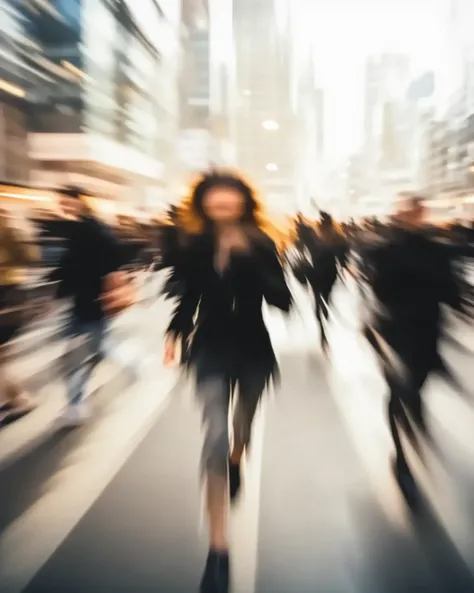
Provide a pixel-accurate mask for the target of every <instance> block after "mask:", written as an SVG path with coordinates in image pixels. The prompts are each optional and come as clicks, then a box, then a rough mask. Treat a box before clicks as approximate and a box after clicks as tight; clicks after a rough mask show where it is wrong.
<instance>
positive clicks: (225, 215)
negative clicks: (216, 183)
mask: <svg viewBox="0 0 474 593" xmlns="http://www.w3.org/2000/svg"><path fill="white" fill-rule="evenodd" d="M202 206H203V210H204V212H205V214H206V216H207V217H208V218H209V220H212V222H215V223H217V224H226V223H227V224H229V223H234V222H238V221H239V220H240V219H241V218H242V216H243V214H244V211H245V200H244V197H243V196H242V194H241V193H240V192H239V191H238V190H236V189H233V188H229V187H214V188H212V189H210V190H209V191H208V192H207V193H206V195H205V196H204V200H203V203H202Z"/></svg>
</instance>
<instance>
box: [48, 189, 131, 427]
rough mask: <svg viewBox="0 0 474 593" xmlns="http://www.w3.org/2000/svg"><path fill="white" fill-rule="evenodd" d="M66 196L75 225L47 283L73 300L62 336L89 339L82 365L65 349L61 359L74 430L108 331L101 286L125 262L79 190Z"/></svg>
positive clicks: (59, 294) (81, 417) (119, 247)
mask: <svg viewBox="0 0 474 593" xmlns="http://www.w3.org/2000/svg"><path fill="white" fill-rule="evenodd" d="M67 197H68V200H69V201H68V206H69V207H70V208H71V207H72V208H73V209H74V210H75V214H76V221H75V222H74V223H73V224H72V226H71V228H70V233H69V236H68V238H67V241H66V246H65V251H64V254H63V256H62V258H61V261H60V263H59V266H58V267H57V268H56V269H55V270H53V272H52V273H51V274H50V276H49V279H50V280H51V281H53V282H57V283H58V285H57V293H56V296H57V297H58V298H70V299H71V300H72V310H71V313H70V319H69V322H68V324H67V326H66V329H65V333H64V335H65V337H66V338H67V339H69V340H70V341H72V339H73V338H76V337H78V336H81V337H82V338H86V339H88V342H89V347H90V351H91V353H92V356H91V357H89V360H86V363H85V364H77V362H78V361H77V360H76V361H74V360H73V356H72V353H73V352H74V351H75V349H74V350H73V349H72V348H70V349H68V352H67V354H66V356H65V360H66V362H67V363H68V365H69V367H70V373H69V376H68V398H69V406H68V408H67V410H66V412H65V421H66V422H67V423H69V424H70V425H71V426H74V425H76V424H80V423H82V422H83V420H85V419H86V417H87V410H86V408H85V406H84V403H83V397H84V389H85V387H86V384H87V381H88V379H89V377H90V375H91V374H92V371H93V369H94V366H95V364H96V363H97V362H98V361H99V360H101V357H102V355H101V347H102V342H103V338H104V335H105V331H106V328H107V316H106V311H105V310H104V307H103V302H102V298H101V297H102V295H103V291H104V284H105V282H106V279H107V277H108V276H110V275H111V274H112V273H114V272H116V271H117V270H119V269H120V268H121V267H122V266H123V265H125V264H126V258H125V255H124V250H123V247H122V245H121V244H120V242H119V241H118V240H117V239H116V238H115V237H114V235H113V233H112V232H111V231H110V230H109V229H108V227H107V226H105V225H104V224H103V223H102V222H100V221H99V220H98V219H97V218H95V217H94V216H93V214H92V212H91V211H90V210H89V208H88V207H87V205H86V204H85V203H84V201H83V199H82V194H81V193H80V191H77V192H75V193H72V192H68V194H67ZM71 199H72V202H71ZM81 362H83V361H81Z"/></svg>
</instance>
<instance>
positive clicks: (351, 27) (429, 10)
mask: <svg viewBox="0 0 474 593" xmlns="http://www.w3.org/2000/svg"><path fill="white" fill-rule="evenodd" d="M473 1H474V0H473ZM301 2H302V4H303V6H304V8H305V10H304V13H303V14H304V19H303V20H302V24H301V27H302V29H306V30H305V31H302V33H305V34H307V35H309V37H310V39H311V40H312V44H313V47H314V52H315V59H316V65H317V66H316V67H317V71H318V74H319V76H320V80H321V83H322V85H323V88H324V89H325V90H326V118H327V121H326V142H327V150H328V151H329V153H330V154H331V155H332V156H335V157H337V156H342V155H345V154H347V153H348V152H352V151H353V150H357V148H358V146H359V144H360V141H361V131H362V129H361V128H362V121H363V120H362V118H363V110H362V101H363V81H364V76H363V68H364V63H365V60H366V58H367V56H368V55H371V54H374V53H375V54H377V53H381V52H383V51H386V50H388V51H396V52H400V53H404V54H406V55H409V56H410V57H411V58H412V59H413V61H414V62H415V63H416V64H417V66H418V67H419V68H420V70H423V69H426V68H435V69H437V68H440V67H443V65H444V63H445V62H446V50H445V40H446V33H445V14H446V12H445V11H446V6H447V2H446V0H301Z"/></svg>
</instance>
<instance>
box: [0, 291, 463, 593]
mask: <svg viewBox="0 0 474 593" xmlns="http://www.w3.org/2000/svg"><path fill="white" fill-rule="evenodd" d="M299 292H300V293H301V290H300V291H299ZM297 301H298V312H297V313H295V314H294V315H293V317H292V319H291V320H290V321H286V320H285V319H283V318H282V316H281V315H280V314H279V313H278V312H269V313H268V320H269V327H270V330H271V334H272V338H273V341H274V344H275V347H276V349H277V351H278V356H279V359H280V364H281V372H282V384H281V386H280V388H279V389H277V390H276V393H275V394H272V395H271V396H270V397H268V398H267V399H266V401H265V403H264V405H263V406H262V407H261V409H260V411H259V414H258V417H257V419H256V422H255V427H254V439H253V445H252V451H251V455H250V457H249V459H248V462H247V464H246V473H245V475H246V480H245V489H244V492H243V495H242V497H241V500H240V501H239V503H238V505H237V507H236V508H235V509H234V510H233V514H232V520H231V532H232V538H231V539H232V573H233V591H234V593H288V592H289V591H299V592H301V593H306V592H308V593H309V592H316V591H317V592H321V593H382V592H383V593H412V592H413V593H415V592H416V593H418V592H428V591H429V592H430V593H468V592H469V593H472V591H473V590H474V577H473V576H472V574H471V568H474V541H473V539H472V536H471V534H472V532H473V528H474V497H473V495H472V492H474V488H473V486H474V468H473V464H472V459H473V453H474V440H473V438H472V434H473V427H474V413H473V410H472V408H471V407H470V405H469V404H468V403H467V402H466V401H464V400H463V399H462V398H461V397H458V396H457V395H456V394H454V393H452V391H451V390H450V388H449V387H448V386H446V385H445V384H443V383H441V382H440V381H438V380H437V379H434V378H433V379H432V380H431V381H430V383H429V385H428V386H427V389H426V396H427V401H428V402H429V408H430V422H431V424H432V426H433V432H434V435H435V438H436V441H437V443H438V444H439V451H437V453H436V454H435V453H433V452H430V451H426V456H425V460H424V463H421V462H418V461H417V460H416V459H415V458H413V463H414V467H415V468H416V476H417V479H418V481H419V484H420V486H421V488H422V489H423V492H424V495H425V497H426V499H425V501H426V504H425V506H424V508H423V509H422V510H421V512H420V513H419V514H418V515H416V516H412V515H411V514H410V512H409V510H408V508H407V507H406V505H405V504H404V502H403V500H402V498H401V496H400V494H399V492H398V490H397V488H396V486H395V483H394V481H393V478H392V476H391V473H390V464H389V459H390V455H391V444H390V439H389V436H388V430H387V426H386V421H385V411H384V385H383V382H382V380H381V379H380V377H379V375H378V372H377V369H376V366H375V363H374V360H373V357H372V356H371V354H370V351H369V350H368V348H367V346H366V345H365V344H364V342H363V341H362V340H361V339H360V338H359V337H358V336H357V333H356V329H357V315H356V311H357V307H358V305H357V302H356V299H355V298H354V297H353V296H351V294H350V293H349V292H348V290H347V289H346V288H345V287H342V286H340V287H338V289H337V292H336V295H335V299H334V302H335V314H334V316H333V319H332V323H331V347H332V360H331V362H330V363H328V362H326V361H325V360H324V359H323V357H322V356H321V354H320V353H319V350H318V346H317V344H318V336H317V330H316V325H315V322H314V320H313V317H312V314H311V304H310V301H309V299H307V298H306V297H305V296H304V295H300V296H299V297H298V299H297ZM168 313H169V307H168V306H167V305H165V304H163V303H157V304H155V305H153V306H152V307H151V308H149V309H147V310H146V312H143V311H142V312H139V311H138V312H135V313H134V315H136V320H135V322H134V323H135V324H136V327H137V328H141V329H139V330H138V329H137V330H136V334H137V337H136V341H137V343H139V344H141V347H142V350H140V352H141V353H142V355H143V356H145V354H146V353H149V354H150V356H151V360H152V364H150V365H145V366H144V367H143V368H142V369H140V372H139V373H138V374H139V375H140V378H139V379H138V380H137V381H135V382H130V381H124V380H123V379H118V380H115V383H114V386H113V389H110V386H109V388H108V389H107V383H106V384H105V387H104V388H103V389H102V390H99V392H98V393H97V394H96V396H94V400H93V401H94V416H93V418H92V419H91V421H90V423H89V424H87V425H86V426H84V427H83V428H81V429H80V430H78V431H76V432H73V433H71V432H60V431H51V432H50V434H49V435H48V437H47V438H45V439H43V440H42V441H41V443H40V444H38V445H37V446H36V447H34V448H32V449H31V450H30V451H29V452H28V453H25V454H23V455H21V456H18V457H17V459H16V460H15V461H14V462H12V463H11V464H10V465H8V466H6V467H5V469H4V470H3V471H2V473H0V481H1V485H2V487H1V490H0V533H1V536H0V591H2V593H21V592H23V591H26V592H27V593H43V592H44V593H46V592H48V593H62V592H65V591H67V592H68V593H84V592H87V593H122V592H123V593H125V592H130V591H136V592H137V593H138V592H139V593H148V592H150V593H151V592H153V593H181V592H182V593H186V592H188V591H189V592H193V591H197V588H198V582H199V578H200V573H201V571H202V568H203V564H204V560H205V556H206V530H205V526H204V521H203V516H202V510H201V499H200V492H199V483H198V459H199V452H200V451H199V447H200V433H199V415H198V410H197V409H196V407H195V405H194V401H193V397H192V389H191V386H190V385H189V383H187V382H186V380H185V379H184V378H182V377H181V376H180V375H179V373H178V371H177V370H176V369H171V368H163V366H162V365H161V363H160V358H161V335H162V332H163V328H164V326H165V324H166V319H167V316H168ZM144 327H146V328H147V329H146V331H145V330H144V329H143V328H144ZM155 328H156V329H155ZM129 333H130V332H129ZM458 338H459V339H460V340H461V341H462V342H463V343H464V344H465V345H466V346H467V347H469V348H471V347H472V343H473V342H474V334H471V333H469V334H468V335H459V336H458ZM143 347H144V348H143ZM448 359H449V361H450V363H451V364H452V365H453V366H454V368H455V369H456V371H457V372H458V373H459V376H460V378H461V379H462V380H463V381H464V382H465V383H466V384H467V386H469V385H470V381H469V378H470V373H469V371H470V356H469V354H466V353H463V352H461V351H459V352H455V351H454V350H451V351H449V352H448ZM98 374H99V372H98ZM55 389H57V387H55Z"/></svg>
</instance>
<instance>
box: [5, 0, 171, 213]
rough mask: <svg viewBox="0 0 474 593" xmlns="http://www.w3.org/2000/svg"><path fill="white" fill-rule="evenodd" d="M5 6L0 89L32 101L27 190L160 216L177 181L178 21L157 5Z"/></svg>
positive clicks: (55, 2) (110, 1) (48, 0)
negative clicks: (156, 211) (119, 203)
mask: <svg viewBox="0 0 474 593" xmlns="http://www.w3.org/2000/svg"><path fill="white" fill-rule="evenodd" d="M0 2H1V4H0V16H1V19H2V20H1V25H2V32H3V31H9V34H8V39H4V38H3V37H2V39H1V41H0V43H2V44H4V47H5V44H8V50H9V52H10V54H11V55H13V54H15V56H16V59H15V60H13V59H12V66H11V67H10V68H9V70H10V73H9V84H10V85H15V86H14V87H12V86H10V87H8V88H5V87H6V85H5V83H3V85H2V84H1V83H0V88H1V87H2V86H3V94H9V95H10V97H12V96H13V97H15V95H16V101H17V103H19V102H21V101H22V100H23V102H24V101H27V108H26V107H25V108H24V109H23V110H22V113H23V114H27V116H28V117H27V122H26V125H25V126H24V129H25V133H26V131H28V133H29V136H28V147H29V150H28V149H26V148H25V146H24V147H23V150H22V152H23V154H24V155H28V153H29V158H30V162H29V163H28V169H29V173H30V174H29V177H30V182H31V183H32V184H35V185H41V186H45V187H57V186H64V185H69V184H77V185H80V186H82V187H84V188H85V189H86V190H87V191H90V192H92V193H95V194H97V195H101V196H104V197H114V198H117V197H120V196H122V195H123V196H124V197H126V198H127V199H128V200H132V201H135V202H136V203H137V204H139V205H141V206H148V207H150V208H153V207H158V205H159V204H160V203H161V202H162V200H163V195H166V194H168V190H167V186H168V185H169V184H171V183H172V182H173V180H174V179H175V177H174V174H175V171H174V167H173V165H174V161H175V159H174V155H175V152H176V139H177V131H178V123H179V122H178V115H179V102H178V86H177V85H178V79H177V77H178V73H179V71H178V64H179V59H180V51H179V50H180V21H179V18H177V19H176V22H172V21H171V20H170V17H169V16H168V17H167V16H165V14H164V12H163V11H162V9H161V7H160V4H159V2H158V0H141V2H140V10H139V11H138V10H137V2H136V0H134V1H133V2H132V1H131V0H41V1H40V0H38V1H36V0H28V1H26V0H25V1H24V2H8V1H6V0H0ZM0 77H2V75H0ZM2 78H3V77H2ZM5 80H6V78H5ZM12 88H13V89H14V90H15V89H17V88H19V89H20V91H18V92H16V90H15V92H12ZM0 98H3V95H2V97H0ZM12 101H13V99H10V102H12ZM4 111H5V110H3V119H2V120H1V121H3V129H5V125H7V126H11V125H12V122H13V121H14V120H15V117H13V116H12V114H11V112H9V113H8V114H7V116H6V117H5V113H4ZM19 119H21V118H19V117H16V120H17V121H18V120H19ZM5 122H6V123H5ZM10 145H13V143H10ZM3 161H5V158H4V159H3ZM3 168H5V167H3ZM10 177H11V175H10ZM21 180H22V181H24V176H22V178H21Z"/></svg>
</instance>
